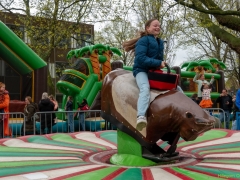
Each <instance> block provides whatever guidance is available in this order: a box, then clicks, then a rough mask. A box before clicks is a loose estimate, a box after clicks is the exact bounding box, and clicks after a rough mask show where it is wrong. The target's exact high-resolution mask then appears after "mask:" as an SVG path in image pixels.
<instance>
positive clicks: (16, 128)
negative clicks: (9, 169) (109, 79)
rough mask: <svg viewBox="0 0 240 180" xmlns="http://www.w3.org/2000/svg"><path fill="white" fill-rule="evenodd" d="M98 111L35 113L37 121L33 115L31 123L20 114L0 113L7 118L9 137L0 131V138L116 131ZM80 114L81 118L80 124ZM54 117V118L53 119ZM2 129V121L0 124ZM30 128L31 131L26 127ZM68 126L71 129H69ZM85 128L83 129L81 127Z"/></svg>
mask: <svg viewBox="0 0 240 180" xmlns="http://www.w3.org/2000/svg"><path fill="white" fill-rule="evenodd" d="M100 112H101V111H100V110H87V111H48V112H36V113H35V114H37V115H38V116H39V119H35V118H34V117H35V114H34V116H33V118H32V119H31V121H27V117H26V116H25V115H24V113H21V112H12V113H4V114H3V113H0V115H1V114H3V115H4V116H8V123H9V128H10V130H11V132H12V133H11V136H6V135H5V134H4V132H3V131H2V132H1V129H0V134H1V135H2V136H1V135H0V138H2V137H19V136H25V135H36V134H39V135H40V134H48V133H69V132H80V131H102V130H113V129H116V128H114V126H111V125H110V124H109V123H106V121H105V120H104V119H103V118H101V117H100ZM67 113H69V114H71V115H72V116H73V122H72V123H71V122H69V120H68V115H67ZM80 113H81V116H82V118H83V123H82V124H81V122H80V121H81V119H80V117H79V116H80ZM55 116H56V118H54V117H55ZM0 126H1V127H4V121H2V124H0ZM29 126H30V127H31V126H32V131H29V130H28V127H29ZM70 126H71V127H72V128H73V129H71V128H70ZM83 126H85V128H84V127H83ZM71 130H72V131H71Z"/></svg>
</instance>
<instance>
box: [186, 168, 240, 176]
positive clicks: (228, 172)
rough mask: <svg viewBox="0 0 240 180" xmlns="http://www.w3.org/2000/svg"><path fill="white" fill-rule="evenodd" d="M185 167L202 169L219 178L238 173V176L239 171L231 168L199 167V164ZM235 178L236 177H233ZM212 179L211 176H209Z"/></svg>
mask: <svg viewBox="0 0 240 180" xmlns="http://www.w3.org/2000/svg"><path fill="white" fill-rule="evenodd" d="M187 168H190V169H194V170H198V171H202V172H203V173H211V174H215V175H216V176H217V177H219V178H221V177H222V178H226V177H224V176H229V177H233V178H234V176H237V175H239V177H238V178H240V173H239V171H238V170H236V171H232V170H226V169H222V168H221V169H220V168H214V167H213V168H211V167H201V166H187ZM235 178H236V177H235ZM211 179H212V178H211Z"/></svg>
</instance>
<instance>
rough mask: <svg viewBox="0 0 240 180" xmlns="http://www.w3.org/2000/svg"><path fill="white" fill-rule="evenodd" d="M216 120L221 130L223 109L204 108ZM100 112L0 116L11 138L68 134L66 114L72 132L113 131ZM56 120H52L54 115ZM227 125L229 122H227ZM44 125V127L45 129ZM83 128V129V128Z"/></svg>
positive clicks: (9, 114)
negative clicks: (5, 118) (29, 128)
mask: <svg viewBox="0 0 240 180" xmlns="http://www.w3.org/2000/svg"><path fill="white" fill-rule="evenodd" d="M204 110H206V111H207V112H208V113H210V114H211V115H213V116H214V117H215V119H216V123H215V125H214V128H222V126H221V122H220V120H219V119H220V117H221V114H225V112H224V110H223V109H220V108H206V109H204ZM100 112H101V111H100V110H87V111H48V112H37V113H35V114H37V115H38V116H39V119H38V120H37V119H34V118H33V119H32V121H31V122H27V121H26V117H25V115H24V113H21V112H12V113H0V115H1V114H2V115H4V116H6V115H8V116H9V127H10V129H11V131H12V135H11V137H18V136H25V135H31V134H34V135H35V134H47V133H69V132H71V129H70V128H69V127H70V125H71V123H70V122H69V120H68V117H67V115H66V114H67V113H70V114H72V115H73V116H74V121H73V123H72V127H73V130H72V131H73V132H79V131H101V130H113V129H114V130H115V129H116V127H115V126H113V125H112V124H110V123H109V122H106V121H105V120H104V119H103V118H101V116H100ZM79 113H82V116H83V119H84V121H83V124H81V119H80V118H79ZM53 114H55V115H56V119H54V115H53ZM236 117H237V120H238V121H237V122H238V130H240V113H237V116H236ZM222 119H223V123H224V127H225V128H226V123H227V122H226V119H225V116H223V117H222ZM0 123H2V124H0V138H1V137H4V133H3V132H2V131H1V127H3V126H4V121H2V122H1V121H0ZM228 123H229V122H228ZM29 124H32V125H33V131H32V132H29V131H27V129H26V125H27V126H28V125H29ZM45 125H46V127H45ZM83 126H85V128H84V127H83Z"/></svg>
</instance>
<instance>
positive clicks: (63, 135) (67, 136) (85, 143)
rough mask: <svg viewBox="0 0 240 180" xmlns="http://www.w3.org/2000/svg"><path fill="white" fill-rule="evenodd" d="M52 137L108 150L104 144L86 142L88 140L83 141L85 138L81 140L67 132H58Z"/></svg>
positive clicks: (56, 139) (55, 139) (61, 140)
mask: <svg viewBox="0 0 240 180" xmlns="http://www.w3.org/2000/svg"><path fill="white" fill-rule="evenodd" d="M51 138H52V139H53V140H54V141H60V142H68V143H72V144H80V145H82V146H90V147H95V148H100V149H102V150H106V148H105V147H104V146H101V145H98V144H94V143H91V142H86V141H83V140H80V139H74V138H72V137H71V136H69V135H67V134H56V135H53V136H51Z"/></svg>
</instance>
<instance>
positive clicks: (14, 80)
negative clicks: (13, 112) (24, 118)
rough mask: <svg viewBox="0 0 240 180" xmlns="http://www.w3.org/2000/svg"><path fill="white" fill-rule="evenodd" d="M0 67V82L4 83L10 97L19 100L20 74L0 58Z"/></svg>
mask: <svg viewBox="0 0 240 180" xmlns="http://www.w3.org/2000/svg"><path fill="white" fill-rule="evenodd" d="M0 69H1V72H0V82H3V83H4V84H5V85H6V90H7V91H8V92H9V96H10V99H12V100H14V99H15V100H20V94H21V93H20V92H21V90H20V87H21V86H20V82H21V76H20V75H19V74H18V73H17V72H16V71H14V70H13V69H12V68H11V67H10V66H9V65H8V64H7V63H5V62H4V61H3V60H0Z"/></svg>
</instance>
